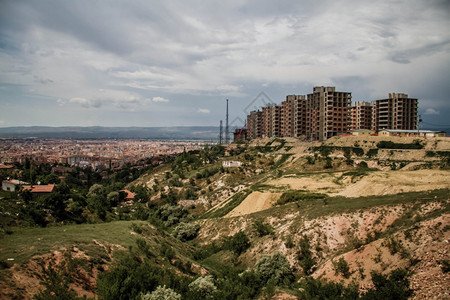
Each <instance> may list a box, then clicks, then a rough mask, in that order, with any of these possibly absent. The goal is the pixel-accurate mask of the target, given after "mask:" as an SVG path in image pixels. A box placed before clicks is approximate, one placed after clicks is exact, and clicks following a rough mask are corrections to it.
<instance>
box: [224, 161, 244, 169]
mask: <svg viewBox="0 0 450 300" xmlns="http://www.w3.org/2000/svg"><path fill="white" fill-rule="evenodd" d="M241 165H242V162H240V161H235V160H227V161H224V162H222V166H223V167H224V168H238V167H240V166H241Z"/></svg>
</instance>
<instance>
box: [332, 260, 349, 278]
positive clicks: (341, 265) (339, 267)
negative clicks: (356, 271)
mask: <svg viewBox="0 0 450 300" xmlns="http://www.w3.org/2000/svg"><path fill="white" fill-rule="evenodd" d="M333 268H334V272H335V274H336V275H338V274H341V275H342V276H344V277H345V278H349V277H350V275H352V273H351V272H350V267H349V266H348V263H347V261H346V260H345V259H344V258H343V257H341V258H340V259H339V260H338V261H337V262H334V261H333Z"/></svg>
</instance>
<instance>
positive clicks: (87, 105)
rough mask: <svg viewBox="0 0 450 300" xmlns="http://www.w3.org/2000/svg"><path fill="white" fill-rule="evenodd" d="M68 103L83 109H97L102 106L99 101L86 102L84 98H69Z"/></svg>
mask: <svg viewBox="0 0 450 300" xmlns="http://www.w3.org/2000/svg"><path fill="white" fill-rule="evenodd" d="M69 102H70V103H75V104H79V105H81V106H82V107H84V108H91V107H94V108H99V107H100V106H102V103H101V102H100V101H99V100H88V99H86V98H78V97H75V98H71V99H70V100H69Z"/></svg>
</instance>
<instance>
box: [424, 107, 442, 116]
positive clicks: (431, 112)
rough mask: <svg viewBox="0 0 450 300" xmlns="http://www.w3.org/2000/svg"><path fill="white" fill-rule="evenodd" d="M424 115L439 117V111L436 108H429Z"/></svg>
mask: <svg viewBox="0 0 450 300" xmlns="http://www.w3.org/2000/svg"><path fill="white" fill-rule="evenodd" d="M424 115H439V111H437V110H435V109H434V108H427V109H426V110H425V112H424Z"/></svg>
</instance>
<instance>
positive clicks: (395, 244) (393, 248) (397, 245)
mask: <svg viewBox="0 0 450 300" xmlns="http://www.w3.org/2000/svg"><path fill="white" fill-rule="evenodd" d="M384 246H386V247H387V248H388V249H389V253H391V255H395V254H396V253H400V255H401V256H402V257H403V258H405V257H407V256H408V251H407V250H406V248H405V247H404V246H403V244H402V242H401V241H399V240H398V239H396V238H394V237H390V238H388V239H387V240H386V241H385V243H384Z"/></svg>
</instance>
